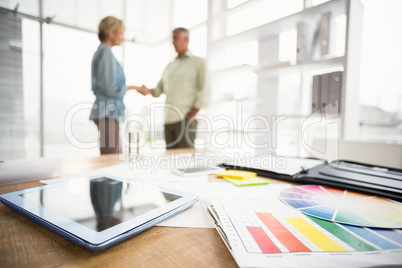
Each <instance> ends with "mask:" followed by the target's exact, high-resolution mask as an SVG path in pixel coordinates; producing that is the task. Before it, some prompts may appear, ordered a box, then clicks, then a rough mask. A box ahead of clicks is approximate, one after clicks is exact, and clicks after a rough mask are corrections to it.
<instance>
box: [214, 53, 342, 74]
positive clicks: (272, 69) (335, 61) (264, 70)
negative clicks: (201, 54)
mask: <svg viewBox="0 0 402 268" xmlns="http://www.w3.org/2000/svg"><path fill="white" fill-rule="evenodd" d="M344 60H345V57H344V56H341V57H335V58H329V59H321V60H314V61H307V62H300V63H294V62H290V61H286V62H279V63H277V64H271V65H262V66H258V65H249V64H242V65H238V66H233V67H229V68H225V69H218V70H212V71H211V74H212V75H221V74H231V73H237V72H254V73H256V74H262V75H276V74H278V73H285V72H292V71H297V70H299V69H301V68H304V69H306V68H308V69H309V70H317V69H328V68H336V67H343V66H344Z"/></svg>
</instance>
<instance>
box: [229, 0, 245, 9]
mask: <svg viewBox="0 0 402 268" xmlns="http://www.w3.org/2000/svg"><path fill="white" fill-rule="evenodd" d="M247 1H249V0H227V7H228V8H234V7H236V6H238V5H240V4H243V3H245V2H247Z"/></svg>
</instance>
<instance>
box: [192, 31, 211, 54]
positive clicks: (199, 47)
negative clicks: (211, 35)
mask: <svg viewBox="0 0 402 268" xmlns="http://www.w3.org/2000/svg"><path fill="white" fill-rule="evenodd" d="M189 50H191V51H192V52H193V53H194V55H197V56H199V57H203V58H205V57H206V56H207V27H205V26H204V27H200V28H198V29H195V30H192V31H191V32H190V44H189Z"/></svg>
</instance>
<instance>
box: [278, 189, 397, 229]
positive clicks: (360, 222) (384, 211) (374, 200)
mask: <svg viewBox="0 0 402 268" xmlns="http://www.w3.org/2000/svg"><path fill="white" fill-rule="evenodd" d="M279 196H280V198H281V199H282V201H283V202H285V203H286V204H288V205H289V206H291V207H293V208H295V209H297V210H299V211H300V212H303V213H305V214H308V215H311V216H315V217H318V218H321V219H325V220H330V221H336V222H339V223H345V224H350V225H357V226H366V227H379V228H402V204H401V203H399V202H396V201H392V200H389V199H385V198H382V197H377V196H370V195H365V194H359V193H354V192H350V191H346V190H339V189H335V188H331V187H326V186H319V185H302V186H295V187H291V188H288V189H285V190H283V191H282V192H281V193H280V195H279Z"/></svg>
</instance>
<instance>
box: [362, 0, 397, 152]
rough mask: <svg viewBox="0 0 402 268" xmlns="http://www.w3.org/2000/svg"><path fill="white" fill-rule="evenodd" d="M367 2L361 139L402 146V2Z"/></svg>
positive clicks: (363, 53)
mask: <svg viewBox="0 0 402 268" xmlns="http://www.w3.org/2000/svg"><path fill="white" fill-rule="evenodd" d="M363 3H364V21H363V37H362V38H363V39H362V51H361V53H362V54H361V73H360V99H359V101H360V122H359V123H360V130H359V139H360V140H364V141H375V142H386V143H399V144H402V86H401V85H402V78H401V73H402V61H401V60H400V59H402V49H401V48H402V34H401V31H400V25H402V17H401V16H400V14H399V11H400V10H402V2H401V1H392V0H387V1H380V2H378V1H375V0H365V1H364V2H363ZM379 10H381V12H378V11H379Z"/></svg>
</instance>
